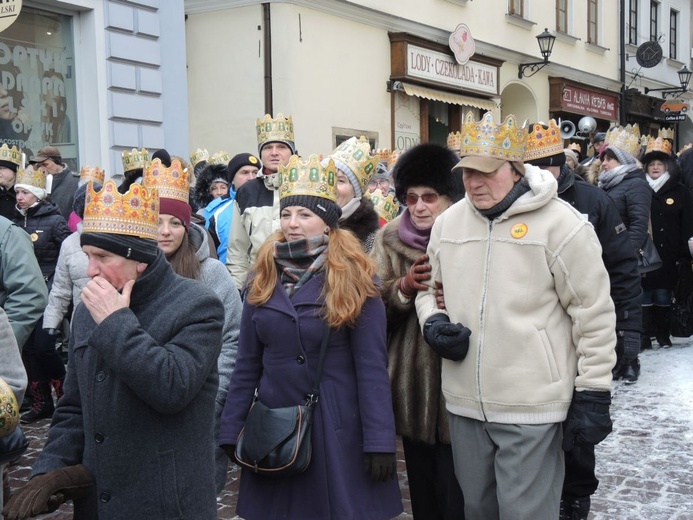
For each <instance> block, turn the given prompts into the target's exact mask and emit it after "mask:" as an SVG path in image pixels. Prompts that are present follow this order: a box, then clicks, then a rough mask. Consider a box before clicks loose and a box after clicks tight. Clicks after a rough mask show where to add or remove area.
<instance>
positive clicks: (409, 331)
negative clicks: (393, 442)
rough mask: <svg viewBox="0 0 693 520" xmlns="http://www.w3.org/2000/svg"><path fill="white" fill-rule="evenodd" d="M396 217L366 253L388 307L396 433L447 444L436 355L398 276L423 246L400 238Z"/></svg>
mask: <svg viewBox="0 0 693 520" xmlns="http://www.w3.org/2000/svg"><path fill="white" fill-rule="evenodd" d="M401 219H402V218H401V217H397V218H396V219H394V220H393V221H392V222H389V223H388V224H387V225H386V226H385V227H384V228H383V230H382V232H381V234H379V235H378V236H377V237H376V240H375V245H374V246H373V251H372V253H371V256H373V257H375V259H376V261H377V263H378V276H379V277H380V280H381V282H382V286H381V292H382V296H383V301H384V302H385V307H386V308H387V331H388V336H387V349H388V355H389V367H388V369H389V372H390V380H391V383H392V403H393V406H394V408H395V424H396V426H397V433H398V434H399V435H402V436H403V437H408V438H409V439H412V440H415V441H420V442H425V443H427V444H435V443H436V442H437V441H440V442H443V443H445V444H450V432H449V430H448V417H447V412H446V410H445V400H444V398H443V392H442V389H441V383H440V370H441V359H440V357H439V356H438V354H436V353H435V352H434V351H433V349H432V348H431V347H429V346H428V344H427V343H426V341H425V340H424V338H423V335H422V334H421V328H420V327H419V319H418V317H417V314H416V308H415V307H414V299H413V298H412V299H411V300H409V301H407V302H403V301H402V300H401V299H400V297H399V294H398V293H399V291H398V288H397V281H398V280H399V278H400V277H402V276H404V275H405V274H407V272H408V271H409V269H410V268H411V266H412V264H413V263H414V261H416V260H417V259H418V258H419V257H420V256H421V255H424V254H426V251H421V250H419V249H414V248H413V247H410V246H408V245H406V244H404V243H403V242H402V241H401V240H400V238H399V224H400V222H401Z"/></svg>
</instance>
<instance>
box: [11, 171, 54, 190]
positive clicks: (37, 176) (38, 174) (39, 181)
mask: <svg viewBox="0 0 693 520" xmlns="http://www.w3.org/2000/svg"><path fill="white" fill-rule="evenodd" d="M15 184H28V185H29V186H34V187H35V188H41V189H42V190H45V189H46V174H45V172H44V171H43V170H42V169H41V168H38V169H36V170H34V168H32V167H31V166H30V167H28V168H26V169H24V170H18V171H17V177H16V180H15Z"/></svg>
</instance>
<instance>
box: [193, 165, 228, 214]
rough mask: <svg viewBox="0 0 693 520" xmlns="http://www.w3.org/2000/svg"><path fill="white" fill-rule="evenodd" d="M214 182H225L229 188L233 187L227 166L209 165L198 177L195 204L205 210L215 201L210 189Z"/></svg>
mask: <svg viewBox="0 0 693 520" xmlns="http://www.w3.org/2000/svg"><path fill="white" fill-rule="evenodd" d="M214 182H225V183H226V185H227V186H230V185H231V179H229V169H228V168H227V167H226V165H225V164H208V165H207V166H205V167H204V169H203V170H202V171H201V172H200V174H199V175H198V176H197V182H196V183H195V202H196V203H197V205H198V206H199V207H201V208H204V207H206V206H207V204H209V203H210V202H212V200H214V197H213V196H212V194H211V193H210V192H209V188H210V187H211V186H212V183H214Z"/></svg>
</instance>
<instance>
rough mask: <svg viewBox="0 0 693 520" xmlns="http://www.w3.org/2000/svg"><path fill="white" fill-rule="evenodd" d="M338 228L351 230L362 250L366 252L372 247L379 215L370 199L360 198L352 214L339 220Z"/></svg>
mask: <svg viewBox="0 0 693 520" xmlns="http://www.w3.org/2000/svg"><path fill="white" fill-rule="evenodd" d="M339 228H340V229H346V230H348V231H351V232H352V233H353V234H354V235H356V238H358V239H359V241H360V242H361V245H362V246H363V249H364V251H365V252H366V254H367V253H369V252H370V250H371V249H373V242H374V241H375V235H376V234H377V233H378V230H379V229H380V217H378V214H377V213H376V212H375V208H374V207H373V203H372V202H371V200H370V199H367V198H365V197H364V198H362V199H361V205H360V206H359V207H358V208H357V209H356V211H354V213H353V214H352V215H350V216H349V217H348V218H345V219H344V220H340V221H339Z"/></svg>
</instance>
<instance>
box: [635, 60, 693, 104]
mask: <svg viewBox="0 0 693 520" xmlns="http://www.w3.org/2000/svg"><path fill="white" fill-rule="evenodd" d="M677 74H678V75H679V83H681V86H680V87H679V88H647V87H645V94H647V93H648V92H661V93H662V98H664V99H666V97H667V96H672V97H673V96H675V95H676V94H683V93H684V92H686V91H687V90H688V84H689V83H690V82H691V75H693V72H691V71H690V70H688V67H686V66H685V65H684V66H683V67H681V70H679V71H678V72H677Z"/></svg>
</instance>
